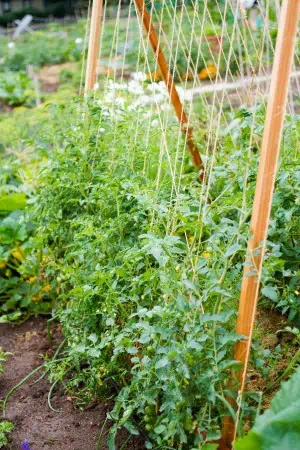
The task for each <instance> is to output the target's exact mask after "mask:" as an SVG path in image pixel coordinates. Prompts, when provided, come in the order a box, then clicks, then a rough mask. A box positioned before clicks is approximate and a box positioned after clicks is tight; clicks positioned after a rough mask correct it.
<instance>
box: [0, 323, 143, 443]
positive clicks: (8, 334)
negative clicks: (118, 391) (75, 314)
mask: <svg viewBox="0 0 300 450" xmlns="http://www.w3.org/2000/svg"><path fill="white" fill-rule="evenodd" d="M52 334H53V338H54V341H53V343H51V342H50V340H49V338H48V336H47V319H46V318H44V317H38V318H32V319H30V320H28V321H27V322H25V323H23V324H22V325H18V326H11V325H9V324H0V346H1V347H2V348H3V350H4V351H6V352H11V353H12V355H10V356H9V357H8V361H7V362H6V363H5V371H4V373H3V374H2V375H1V376H0V397H1V398H3V397H4V396H5V395H6V394H7V393H8V392H9V391H10V389H11V388H12V387H14V386H15V385H17V384H18V383H19V382H20V381H21V380H22V379H23V378H24V377H26V376H27V375H28V374H29V373H30V372H31V371H32V370H34V369H35V368H36V367H38V366H39V365H41V364H42V363H43V360H44V356H45V355H46V354H47V355H48V356H49V357H51V356H52V355H53V354H54V351H55V349H56V348H57V345H58V343H59V341H60V340H61V339H62V337H61V331H60V329H59V327H58V325H55V326H52ZM41 373H42V372H38V373H37V374H36V375H35V376H34V377H33V378H32V379H30V380H29V381H28V382H27V383H25V384H23V385H22V386H21V387H20V388H18V389H17V390H16V391H15V392H14V394H13V395H12V396H11V397H10V399H9V400H8V404H7V412H6V418H7V420H10V421H12V422H13V423H14V431H13V432H12V433H10V438H9V444H8V445H7V446H6V447H5V448H6V449H7V450H20V448H21V445H22V442H23V441H24V440H25V439H27V440H28V441H29V442H30V450H96V448H97V441H98V437H99V435H100V431H101V428H102V426H103V424H104V422H105V419H106V415H107V412H108V411H109V410H110V409H111V407H112V404H111V403H110V404H104V403H100V404H99V403H97V404H95V405H91V406H90V407H89V408H88V409H86V410H84V411H83V410H79V409H76V408H75V407H74V405H73V399H72V398H70V397H68V396H67V395H65V394H64V393H63V389H62V387H61V388H59V387H58V388H57V389H55V390H54V393H53V396H52V401H51V403H52V406H53V407H54V408H55V409H57V410H59V412H58V413H55V412H53V411H51V410H50V408H49V406H48V401H47V397H48V392H49V389H50V384H49V382H48V381H47V380H46V377H45V378H44V379H43V380H42V381H40V382H38V383H36V384H34V385H32V382H33V381H34V379H37V378H38V377H39V376H40V375H41ZM109 427H110V423H109V421H108V422H107V423H106V425H105V427H104V432H103V436H102V438H101V442H100V446H99V447H98V448H99V449H101V450H107V445H106V438H107V433H108V431H109ZM127 437H128V434H127V432H126V430H122V431H121V432H120V433H119V435H118V438H117V449H120V448H121V447H122V445H123V444H124V443H125V442H126V439H127ZM125 448H126V449H127V450H142V449H144V448H145V446H144V443H143V440H142V438H137V437H135V438H131V439H130V440H129V441H128V443H127V445H126V446H125V447H124V449H125Z"/></svg>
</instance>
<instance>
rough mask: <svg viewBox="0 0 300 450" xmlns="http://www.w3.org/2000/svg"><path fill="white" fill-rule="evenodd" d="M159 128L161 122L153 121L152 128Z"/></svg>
mask: <svg viewBox="0 0 300 450" xmlns="http://www.w3.org/2000/svg"><path fill="white" fill-rule="evenodd" d="M158 126H159V121H158V120H157V119H154V120H152V122H151V127H152V128H157V127H158Z"/></svg>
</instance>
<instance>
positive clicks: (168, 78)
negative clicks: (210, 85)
mask: <svg viewBox="0 0 300 450" xmlns="http://www.w3.org/2000/svg"><path fill="white" fill-rule="evenodd" d="M135 3H136V6H137V10H138V13H139V15H140V17H141V19H142V21H143V25H144V28H145V30H146V32H147V36H148V39H149V41H150V44H151V47H152V50H153V53H154V55H155V57H156V59H157V64H158V66H159V68H160V71H161V74H162V77H163V79H164V82H165V83H166V86H167V89H168V92H169V95H170V100H171V103H172V105H173V107H174V109H175V112H176V116H177V118H178V120H179V122H180V124H181V130H182V132H183V133H184V135H185V136H186V140H187V145H188V148H189V151H190V153H191V155H192V161H193V164H194V166H196V167H197V168H198V169H199V170H201V169H202V173H201V175H200V178H201V179H203V178H204V166H203V161H202V159H201V156H200V153H199V150H198V148H197V147H196V145H195V143H194V140H193V130H192V128H191V127H189V126H188V118H187V116H186V114H185V112H184V109H183V106H182V103H181V101H180V98H179V95H178V92H177V89H176V87H175V84H174V80H173V77H172V75H171V73H170V70H169V67H168V64H167V61H166V58H165V56H164V54H163V51H162V49H161V47H160V45H159V41H158V37H157V34H156V31H155V29H154V26H153V24H152V21H151V17H150V14H149V12H148V10H147V8H146V5H145V2H144V0H135Z"/></svg>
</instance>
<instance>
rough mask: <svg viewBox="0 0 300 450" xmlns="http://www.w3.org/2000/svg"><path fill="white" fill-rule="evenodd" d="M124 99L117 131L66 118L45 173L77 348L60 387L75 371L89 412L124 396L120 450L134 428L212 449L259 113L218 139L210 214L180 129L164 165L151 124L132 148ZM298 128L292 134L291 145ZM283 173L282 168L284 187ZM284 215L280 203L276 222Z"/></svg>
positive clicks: (48, 245) (104, 110)
mask: <svg viewBox="0 0 300 450" xmlns="http://www.w3.org/2000/svg"><path fill="white" fill-rule="evenodd" d="M120 95H122V94H120ZM123 95H124V97H123V98H124V112H125V113H126V114H123V112H122V111H121V112H119V114H121V118H120V117H119V119H118V121H116V118H115V112H114V111H113V110H110V109H109V107H106V106H104V105H103V102H100V103H99V102H95V103H92V104H91V105H90V107H89V108H88V110H87V111H86V116H85V120H84V121H83V120H82V116H81V114H80V108H78V105H77V104H74V105H70V106H68V107H64V106H61V107H60V108H58V114H59V115H60V114H61V111H63V112H64V116H63V117H62V116H61V115H60V118H61V122H60V125H59V127H57V129H56V130H55V139H56V141H55V142H56V144H55V145H54V147H53V149H52V151H51V158H50V161H49V164H48V165H47V167H45V169H44V170H43V172H42V173H41V176H42V180H41V189H40V191H39V196H38V201H37V203H36V220H37V222H38V223H39V229H38V235H39V236H42V237H43V246H44V247H45V251H46V252H47V254H48V255H49V261H48V264H47V268H46V270H45V277H46V279H48V280H49V281H50V282H51V283H52V285H53V289H58V292H59V296H58V304H57V312H56V316H57V317H58V318H59V320H60V321H61V323H62V325H63V329H64V333H65V335H66V338H67V341H68V349H67V360H66V361H64V363H62V365H61V366H59V365H58V366H57V369H56V371H55V370H54V372H53V375H52V376H53V377H54V379H55V377H56V376H57V377H59V379H61V377H62V376H63V373H64V372H66V371H69V370H70V369H71V368H73V367H74V366H75V367H77V368H78V372H77V373H76V372H75V373H74V372H73V376H72V377H71V379H70V380H69V382H68V384H67V386H68V389H69V390H70V391H71V392H74V391H76V393H77V395H78V396H79V397H80V398H81V400H80V403H81V404H85V403H86V402H88V401H89V400H90V399H91V397H93V396H94V395H101V394H103V388H104V386H105V385H106V384H107V383H108V382H111V383H112V384H113V385H114V386H118V390H119V394H118V396H117V398H116V401H115V407H114V409H113V411H112V412H111V413H110V416H111V418H112V419H113V420H114V421H115V425H114V426H113V427H112V429H111V433H110V437H109V443H110V444H109V445H110V448H111V449H113V448H114V436H115V433H116V430H117V429H118V428H119V427H121V426H125V427H127V428H128V429H129V430H130V432H132V433H137V430H136V426H135V421H134V417H136V416H138V417H139V418H140V420H141V425H143V426H144V427H145V428H146V430H147V434H148V436H149V438H150V441H149V442H148V443H147V446H148V448H152V447H154V448H157V449H160V448H161V449H163V448H165V446H171V447H172V446H176V445H179V443H180V442H181V445H182V448H183V449H186V448H192V447H193V448H195V447H198V448H201V446H202V448H205V447H204V445H205V443H206V442H207V441H210V440H213V439H217V438H218V437H219V436H220V425H221V420H222V417H223V416H224V415H225V414H228V413H230V414H231V413H232V410H231V409H230V405H229V404H228V402H226V398H225V396H226V394H227V395H230V393H229V392H228V389H227V383H228V379H229V377H230V370H231V368H232V367H233V366H234V365H235V364H236V363H235V362H234V361H232V358H231V353H232V345H233V344H234V343H235V342H236V341H237V340H238V339H239V336H237V335H235V334H234V333H233V332H232V326H233V323H234V315H235V312H236V299H237V298H238V295H239V288H240V280H241V273H242V270H243V261H244V251H245V250H244V249H245V244H246V240H247V231H248V218H249V209H248V206H250V205H251V201H252V198H253V191H254V186H255V173H256V170H257V152H256V148H255V146H253V148H252V149H250V150H249V149H248V148H247V145H248V141H249V135H250V133H251V124H252V120H253V116H252V114H254V113H255V114H256V117H257V121H256V130H255V132H256V133H257V135H259V134H260V133H261V126H262V123H263V120H264V110H263V108H258V109H257V110H255V111H254V110H252V111H249V110H245V109H241V110H240V111H239V112H238V113H237V115H236V116H235V117H231V120H232V121H233V122H232V123H233V124H234V127H233V126H232V125H230V126H229V127H228V128H224V130H223V133H222V137H221V138H220V139H219V141H218V149H217V152H216V164H215V168H214V171H213V172H212V175H211V188H210V193H211V196H212V199H215V198H218V202H214V201H212V202H211V203H210V204H209V205H203V199H202V198H199V184H198V183H197V178H196V175H195V173H194V172H193V171H192V170H191V167H190V163H189V158H188V157H187V156H186V155H185V152H184V151H183V148H182V147H180V150H178V149H177V151H176V152H175V151H174V149H175V148H176V147H177V137H176V133H174V128H175V127H177V124H176V123H175V122H172V120H170V123H169V126H168V127H166V139H167V142H168V149H169V152H168V154H166V153H163V154H161V142H160V141H159V140H158V138H157V131H156V129H155V128H151V129H148V128H146V127H147V126H148V124H147V123H144V122H140V123H139V134H138V139H135V137H136V136H135V134H134V129H135V123H136V112H135V111H134V110H132V109H131V108H128V107H127V101H128V94H127V93H125V94H123ZM129 97H130V96H129ZM129 104H130V102H129ZM70 117H72V126H71V127H70V126H69V125H67V123H69V121H70ZM99 117H100V118H101V119H100V123H99ZM64 120H66V121H67V123H63V121H64ZM203 121H204V126H205V117H203ZM146 122H147V121H146ZM290 126H291V124H290V123H288V125H287V128H286V133H285V141H284V143H285V144H287V148H289V147H288V142H289V139H290V137H288V136H290V135H289V133H290V131H289V130H290ZM297 127H299V123H298V122H297V123H296V124H294V123H293V126H291V128H292V129H291V135H292V136H294V133H295V130H296V129H297ZM66 130H67V131H66ZM232 130H233V131H232ZM293 130H294V131H293ZM51 136H52V135H51V134H50V135H49V139H48V140H49V141H51V139H52V137H51ZM199 142H200V143H201V141H200V140H199ZM284 155H285V158H286V159H285V161H286V164H288V161H291V158H293V157H294V153H293V152H292V151H290V150H287V151H286V152H284ZM159 160H160V163H159ZM179 167H182V173H181V175H180V176H181V182H180V183H179V180H178V178H177V177H178V176H179V174H180V170H179ZM245 167H247V168H248V171H249V173H248V176H247V171H246V172H245ZM284 171H285V166H284V165H283V166H281V168H280V175H279V180H280V179H281V177H282V176H284V175H283V173H284ZM245 177H247V178H246V179H247V183H246V184H245ZM291 180H293V177H292V178H289V182H293V181H291ZM158 181H159V182H158ZM174 186H176V190H175V188H174ZM285 187H286V185H285ZM277 188H278V191H279V192H281V184H280V182H279V183H278V186H277ZM173 189H174V190H173ZM175 192H176V193H175ZM244 195H246V205H247V206H246V207H245V208H244V209H243V210H242V211H241V209H240V205H241V204H242V200H243V196H244ZM286 207H287V208H289V203H287V204H286ZM202 208H204V210H203V209H202ZM279 208H280V209H281V208H282V203H280V205H279V207H276V204H275V208H274V217H277V214H279V212H278V211H279ZM199 211H201V212H203V213H201V215H200V216H199ZM282 226H283V225H282ZM285 226H286V224H285ZM277 241H278V240H277V238H276V245H278V242H277ZM272 245H273V244H272V241H271V240H270V242H269V244H268V247H269V248H272ZM272 257H273V254H272V252H271V251H270V252H269V254H268V261H269V262H268V268H267V271H266V277H267V276H269V277H270V276H273V275H272V274H273V272H272V270H273V266H272V263H271V261H272ZM265 279H266V280H267V279H268V280H269V279H270V278H265ZM280 282H281V280H280ZM266 283H269V281H266V282H265V284H264V288H265V290H264V292H266V288H267V284H266ZM79 368H80V370H79ZM82 384H83V386H84V387H83V388H81V386H82ZM247 411H248V412H249V413H251V410H250V409H249V410H247ZM151 446H152V447H151Z"/></svg>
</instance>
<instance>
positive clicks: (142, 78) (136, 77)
mask: <svg viewBox="0 0 300 450" xmlns="http://www.w3.org/2000/svg"><path fill="white" fill-rule="evenodd" d="M131 76H132V78H133V79H134V80H135V81H145V80H147V75H146V74H145V73H144V72H133V73H132V74H131Z"/></svg>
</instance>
